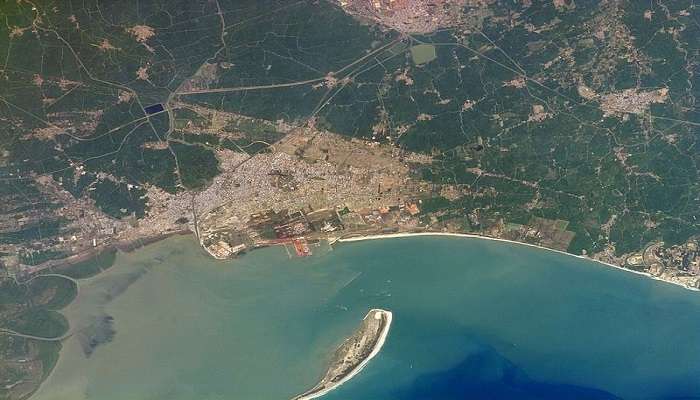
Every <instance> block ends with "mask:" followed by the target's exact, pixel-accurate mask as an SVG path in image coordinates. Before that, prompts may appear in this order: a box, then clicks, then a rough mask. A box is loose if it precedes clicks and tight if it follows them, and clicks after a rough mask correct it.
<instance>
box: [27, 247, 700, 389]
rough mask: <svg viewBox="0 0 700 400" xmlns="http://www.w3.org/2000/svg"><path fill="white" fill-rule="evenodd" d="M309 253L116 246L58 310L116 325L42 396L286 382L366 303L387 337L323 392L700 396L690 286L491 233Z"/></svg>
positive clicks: (302, 373) (294, 381)
mask: <svg viewBox="0 0 700 400" xmlns="http://www.w3.org/2000/svg"><path fill="white" fill-rule="evenodd" d="M314 253H315V255H314V256H313V257H310V258H292V259H289V258H287V255H286V253H285V252H284V250H283V249H280V248H269V249H262V250H259V251H254V252H251V253H250V254H247V255H245V256H244V257H242V258H240V259H237V260H232V261H227V262H217V261H215V260H212V259H211V258H208V257H207V256H206V255H204V254H203V253H202V251H201V249H199V248H198V246H197V243H196V242H195V241H194V240H192V239H191V238H173V239H169V240H167V241H164V242H162V243H158V244H156V245H153V246H149V247H147V248H145V249H143V250H140V251H139V252H136V253H133V254H129V255H121V256H120V257H119V258H118V260H117V263H116V264H115V266H114V267H113V268H111V269H110V270H109V271H107V272H105V273H104V274H101V275H100V276H98V277H97V278H93V279H91V280H90V281H88V282H85V283H83V284H81V290H80V295H79V298H78V301H76V303H75V304H73V305H71V306H70V307H69V309H68V310H67V314H68V316H69V319H70V321H71V324H72V326H73V327H74V328H75V329H78V330H79V331H81V332H88V331H90V329H91V326H92V325H93V324H94V321H95V319H96V317H97V320H100V318H101V317H103V316H105V315H109V316H110V317H113V318H114V330H115V334H114V338H113V340H112V341H111V342H109V343H107V344H104V345H102V346H99V347H97V348H96V349H95V351H94V352H93V353H92V354H91V355H90V357H89V358H88V357H85V356H84V355H83V354H82V350H81V346H80V344H79V343H78V341H79V339H80V337H81V334H76V335H75V336H74V337H72V338H71V339H70V340H68V341H67V342H66V343H65V344H64V350H63V351H62V354H61V359H60V360H59V363H58V366H57V367H56V371H55V373H54V375H53V376H51V378H49V380H48V381H47V383H46V385H44V387H42V389H41V390H40V393H38V394H37V396H36V400H193V399H197V400H284V399H290V398H292V397H293V396H294V395H295V394H298V393H301V392H303V391H305V390H306V389H308V388H309V387H312V386H313V385H314V384H315V383H316V382H317V380H318V379H319V377H320V376H321V375H322V374H323V372H324V370H325V361H326V360H327V359H328V357H329V355H330V354H332V352H333V350H334V349H335V347H336V346H337V345H338V344H339V342H340V341H342V339H343V338H344V337H345V336H347V335H348V334H350V333H351V332H352V331H353V330H354V329H355V328H356V327H357V325H358V324H359V321H360V320H361V319H362V317H364V315H365V314H366V313H367V311H368V310H369V309H371V308H384V309H388V310H390V311H392V313H393V315H394V318H393V324H392V328H391V330H390V332H389V336H388V338H387V341H386V343H385V345H384V347H383V348H382V350H381V352H380V353H379V354H378V355H377V356H376V357H375V358H374V359H372V361H371V362H370V363H369V364H368V365H367V366H366V368H365V369H364V370H363V371H362V372H361V373H360V374H358V375H357V376H355V377H354V378H353V379H352V380H351V381H349V382H347V383H346V384H344V385H343V386H341V387H340V388H338V389H337V390H335V391H333V392H331V393H329V394H328V395H326V396H325V397H324V399H327V400H419V399H420V400H424V399H435V400H466V399H470V400H471V399H476V400H479V399H484V400H486V399H489V400H500V399H508V400H510V399H516V400H517V399H526V400H530V399H546V400H548V399H557V400H559V399H592V400H596V399H618V398H620V399H632V400H634V399H645V400H646V399H649V400H652V399H653V400H657V399H658V400H662V399H669V400H670V399H700V293H698V292H691V291H688V290H684V289H681V288H678V287H675V286H672V285H669V284H665V283H661V282H657V281H653V280H651V279H648V278H645V277H640V276H637V275H634V274H630V273H626V272H622V271H618V270H615V269H612V268H609V267H605V266H601V265H599V264H595V263H593V262H590V261H586V260H581V259H576V258H574V257H570V256H565V255H561V254H556V253H552V252H547V251H542V250H538V249H533V248H529V247H525V246H518V245H512V244H506V243H498V242H491V241H485V240H473V239H472V240H465V239H460V238H446V237H413V238H402V239H391V240H378V241H367V242H361V243H352V244H349V243H348V244H341V245H339V246H336V247H335V249H334V250H332V251H328V250H327V249H323V248H320V249H314ZM132 276H138V279H136V280H134V279H132V278H131V277H132ZM110 293H112V294H114V295H107V294H110Z"/></svg>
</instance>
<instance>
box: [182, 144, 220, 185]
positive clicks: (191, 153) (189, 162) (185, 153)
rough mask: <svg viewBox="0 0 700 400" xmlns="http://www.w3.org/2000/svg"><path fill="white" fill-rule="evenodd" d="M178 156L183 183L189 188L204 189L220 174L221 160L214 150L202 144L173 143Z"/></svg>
mask: <svg viewBox="0 0 700 400" xmlns="http://www.w3.org/2000/svg"><path fill="white" fill-rule="evenodd" d="M171 148H172V149H173V151H174V152H175V155H176V156H177V161H178V166H179V171H180V179H181V180H182V185H183V186H185V187H186V188H188V189H202V188H204V187H205V186H206V184H207V183H208V182H209V181H210V180H211V179H212V178H213V177H215V176H216V175H218V174H219V160H218V159H217V158H216V155H214V152H213V151H211V150H209V149H206V148H203V147H201V146H193V145H186V144H181V143H172V144H171Z"/></svg>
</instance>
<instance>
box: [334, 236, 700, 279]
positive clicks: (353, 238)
mask: <svg viewBox="0 0 700 400" xmlns="http://www.w3.org/2000/svg"><path fill="white" fill-rule="evenodd" d="M414 236H449V237H459V238H468V239H481V240H492V241H496V242H505V243H512V244H516V245H520V246H529V247H533V248H537V249H541V250H547V251H551V252H554V253H559V254H563V255H567V256H571V257H576V258H578V259H581V260H587V261H592V262H596V263H598V264H601V265H604V266H606V267H612V268H615V269H617V270H620V271H624V272H629V273H632V274H636V275H640V276H644V277H646V278H649V279H653V280H655V281H658V282H664V283H667V284H669V285H674V286H677V287H681V288H683V289H686V290H691V291H694V292H698V291H700V289H699V288H694V287H690V286H686V285H683V284H681V283H677V282H671V281H667V280H665V279H661V278H659V277H656V276H653V275H651V274H649V273H646V272H641V271H635V270H632V269H629V268H624V267H620V266H619V265H615V264H610V263H607V262H605V261H600V260H596V259H594V258H590V257H586V256H581V255H576V254H572V253H567V252H565V251H561V250H556V249H550V248H548V247H543V246H539V245H536V244H532V243H524V242H517V241H514V240H508V239H500V238H494V237H489V236H481V235H474V234H469V233H453V232H400V233H396V232H394V233H378V234H372V235H361V236H349V237H341V238H337V239H336V240H334V241H333V242H330V243H331V244H333V243H338V242H339V243H349V242H361V241H365V240H379V239H396V238H405V237H414Z"/></svg>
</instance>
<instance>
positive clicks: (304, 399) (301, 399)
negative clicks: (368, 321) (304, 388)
mask: <svg viewBox="0 0 700 400" xmlns="http://www.w3.org/2000/svg"><path fill="white" fill-rule="evenodd" d="M376 312H381V313H382V315H384V317H386V324H385V325H384V326H383V329H382V331H381V333H380V335H379V338H378V339H377V343H375V345H374V347H373V348H372V352H370V353H369V355H368V356H367V358H365V359H364V360H362V362H360V364H358V365H357V367H355V368H354V369H353V370H352V371H350V373H349V374H347V375H345V376H344V377H343V378H341V379H340V380H339V381H338V382H335V383H334V384H333V385H332V386H330V387H327V388H324V389H322V390H319V391H317V392H314V391H313V389H311V390H312V392H311V393H309V394H301V395H299V396H296V397H293V398H292V400H311V399H316V398H319V397H321V396H324V395H326V394H327V393H328V392H330V391H331V390H335V389H337V388H339V387H340V386H342V385H343V384H344V383H346V382H348V381H349V380H350V379H352V378H353V377H354V376H356V375H357V374H359V373H360V372H361V371H362V370H363V369H364V368H365V366H367V364H368V363H369V361H370V360H371V359H372V358H374V357H375V356H376V355H377V354H379V351H380V350H381V349H382V347H384V342H385V341H386V338H387V336H389V328H390V327H391V322H392V319H393V314H392V313H391V311H387V310H381V309H377V308H373V309H371V310H369V312H368V313H367V316H365V318H369V317H370V315H372V314H373V313H376Z"/></svg>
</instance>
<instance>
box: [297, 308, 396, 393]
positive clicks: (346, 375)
mask: <svg viewBox="0 0 700 400" xmlns="http://www.w3.org/2000/svg"><path fill="white" fill-rule="evenodd" d="M391 319H392V314H391V312H390V311H386V310H381V309H371V310H369V312H368V313H367V315H365V317H364V318H363V319H362V324H361V325H360V327H359V328H358V329H357V331H355V333H353V334H352V335H351V336H350V337H348V338H347V339H345V341H344V342H343V343H342V344H341V345H340V346H339V347H338V348H337V349H336V351H335V353H334V354H333V357H332V359H331V362H330V365H329V367H328V370H327V371H326V373H325V375H324V376H323V378H321V381H320V382H319V383H318V384H317V385H316V386H314V387H313V388H311V389H309V390H308V391H306V392H304V393H302V394H300V395H298V396H296V397H294V398H293V400H311V399H315V398H318V397H321V396H323V395H324V394H326V393H328V392H330V391H331V390H333V389H336V388H337V387H339V386H340V385H342V384H343V383H345V382H347V381H349V380H350V379H352V377H353V376H355V375H357V374H358V373H360V371H362V369H363V368H364V367H365V366H366V365H367V363H368V362H369V361H370V360H371V359H372V358H373V357H374V356H376V355H377V354H378V353H379V350H381V348H382V346H383V345H384V341H385V340H386V337H387V335H388V334H389V328H390V327H391Z"/></svg>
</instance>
